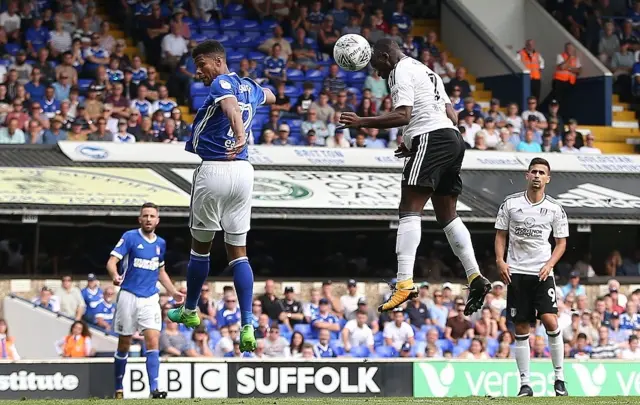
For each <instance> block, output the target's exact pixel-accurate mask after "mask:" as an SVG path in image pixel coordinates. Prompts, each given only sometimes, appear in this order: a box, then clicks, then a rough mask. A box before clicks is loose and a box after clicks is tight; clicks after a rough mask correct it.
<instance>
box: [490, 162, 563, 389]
mask: <svg viewBox="0 0 640 405" xmlns="http://www.w3.org/2000/svg"><path fill="white" fill-rule="evenodd" d="M550 173H551V167H550V166H549V162H547V161H546V160H545V159H542V158H534V159H533V160H531V162H530V163H529V169H528V170H527V174H526V178H527V189H526V190H525V191H522V192H519V193H515V194H511V195H509V196H507V198H505V200H504V202H503V203H502V205H500V208H499V210H498V216H497V218H496V225H495V228H496V230H497V231H496V240H495V253H496V262H497V266H498V269H499V270H500V277H501V278H502V281H504V283H505V284H507V285H508V288H507V316H510V317H511V318H512V320H513V322H514V323H515V328H516V343H515V350H514V351H515V357H516V363H517V365H518V370H519V372H520V391H519V392H518V396H519V397H531V396H533V390H532V389H531V386H530V377H529V363H530V358H529V357H530V354H531V347H530V345H529V333H530V329H531V328H530V325H531V324H535V322H536V318H539V319H540V321H541V322H542V324H543V325H544V327H545V329H546V331H547V335H548V337H549V348H550V351H551V361H552V363H553V369H554V372H555V383H554V390H555V393H556V396H566V395H567V389H566V387H565V384H564V365H563V358H564V342H563V341H562V333H561V332H562V331H561V330H560V327H559V326H558V303H557V301H556V283H555V280H554V278H553V267H554V266H555V265H556V264H557V263H558V261H559V260H560V258H561V257H562V255H563V254H564V251H565V249H566V246H567V237H569V224H568V221H567V214H566V213H565V211H564V209H563V208H562V206H561V205H560V203H558V202H557V201H556V200H554V199H553V198H551V197H549V196H547V195H546V194H545V192H544V190H545V187H546V185H547V183H549V181H550V180H551V175H550ZM551 233H553V237H554V238H555V247H554V248H553V251H552V249H551V244H550V243H549V237H550V236H551ZM507 236H508V237H509V247H508V253H507V258H506V259H507V261H506V262H505V260H504V259H505V250H506V247H507ZM545 392H546V388H545Z"/></svg>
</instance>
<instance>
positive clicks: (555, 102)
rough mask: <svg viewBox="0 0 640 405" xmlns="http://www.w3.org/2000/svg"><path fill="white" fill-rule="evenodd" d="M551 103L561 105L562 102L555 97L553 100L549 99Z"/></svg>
mask: <svg viewBox="0 0 640 405" xmlns="http://www.w3.org/2000/svg"><path fill="white" fill-rule="evenodd" d="M549 105H560V103H558V100H556V99H555V98H554V99H553V100H551V101H549Z"/></svg>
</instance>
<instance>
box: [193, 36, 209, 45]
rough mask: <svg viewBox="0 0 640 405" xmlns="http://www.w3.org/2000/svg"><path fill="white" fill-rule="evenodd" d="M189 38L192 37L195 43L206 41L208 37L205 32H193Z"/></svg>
mask: <svg viewBox="0 0 640 405" xmlns="http://www.w3.org/2000/svg"><path fill="white" fill-rule="evenodd" d="M191 39H193V40H194V41H196V42H197V43H200V42H204V41H206V40H207V39H208V37H207V35H205V34H193V35H191Z"/></svg>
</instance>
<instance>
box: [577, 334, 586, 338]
mask: <svg viewBox="0 0 640 405" xmlns="http://www.w3.org/2000/svg"><path fill="white" fill-rule="evenodd" d="M577 339H584V340H587V335H586V334H584V333H578V337H577Z"/></svg>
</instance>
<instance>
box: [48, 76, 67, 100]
mask: <svg viewBox="0 0 640 405" xmlns="http://www.w3.org/2000/svg"><path fill="white" fill-rule="evenodd" d="M52 86H53V97H54V98H55V99H56V100H57V101H59V102H62V101H64V100H68V99H69V93H70V92H71V80H70V79H69V76H68V75H67V73H66V72H61V73H60V76H58V81H57V82H55V83H53V85H52Z"/></svg>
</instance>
